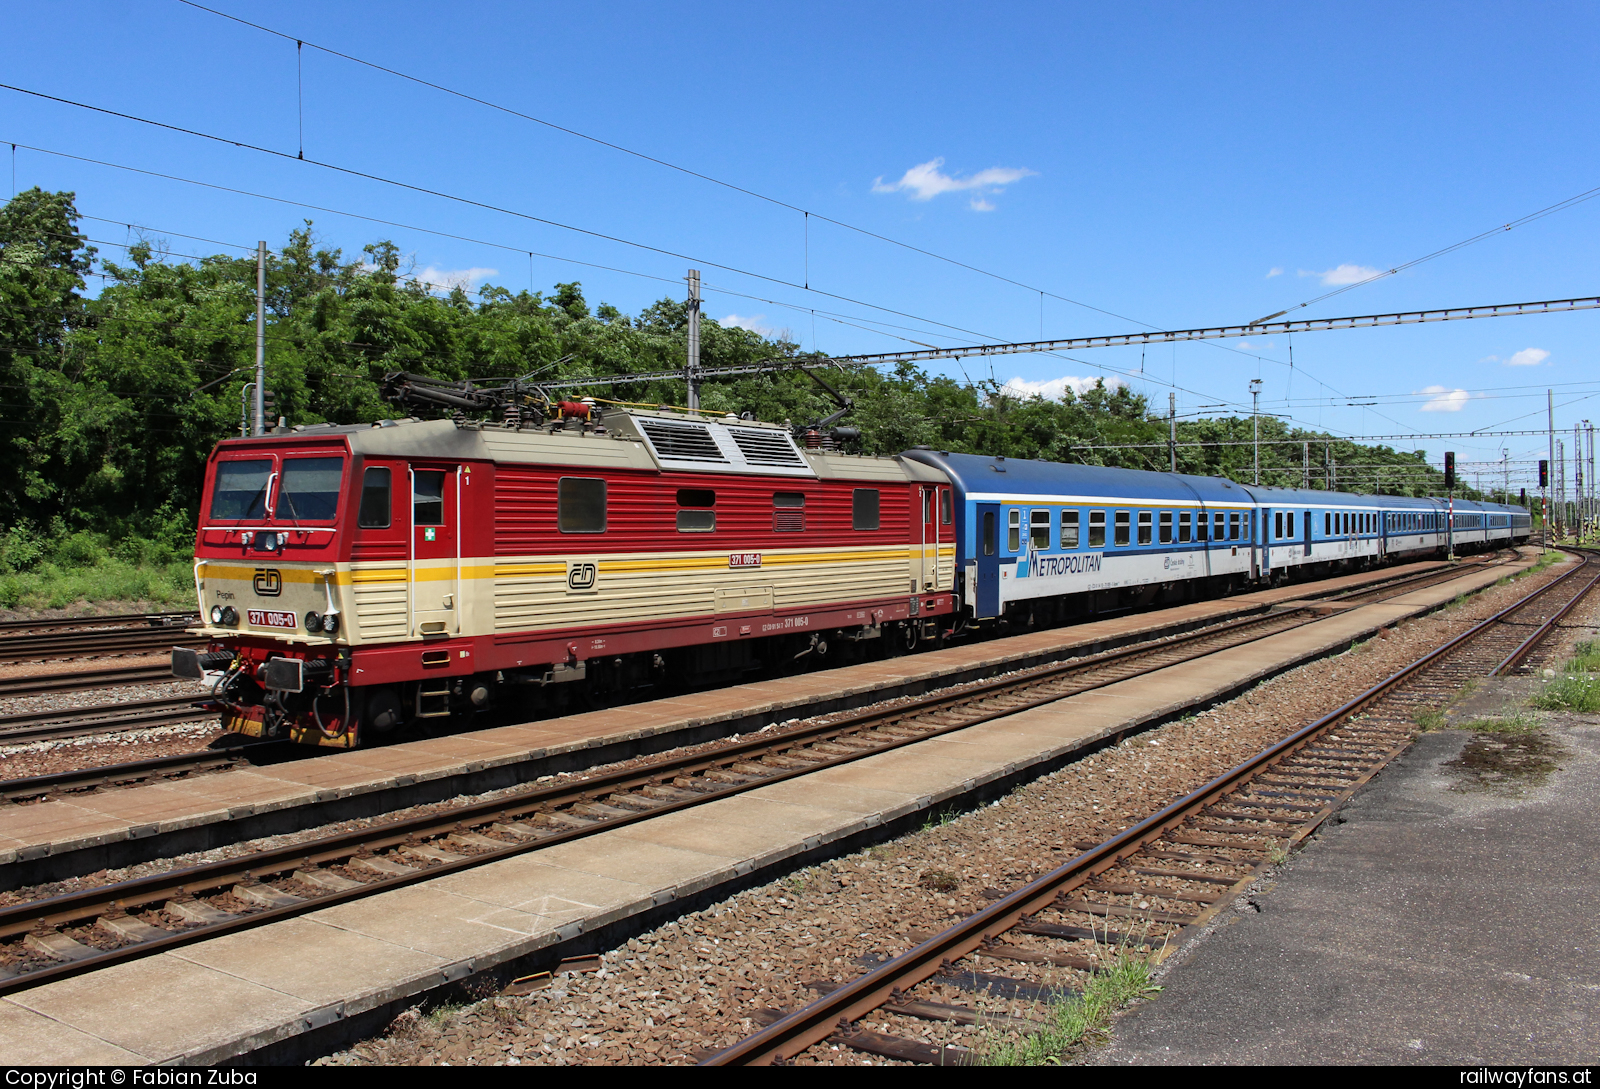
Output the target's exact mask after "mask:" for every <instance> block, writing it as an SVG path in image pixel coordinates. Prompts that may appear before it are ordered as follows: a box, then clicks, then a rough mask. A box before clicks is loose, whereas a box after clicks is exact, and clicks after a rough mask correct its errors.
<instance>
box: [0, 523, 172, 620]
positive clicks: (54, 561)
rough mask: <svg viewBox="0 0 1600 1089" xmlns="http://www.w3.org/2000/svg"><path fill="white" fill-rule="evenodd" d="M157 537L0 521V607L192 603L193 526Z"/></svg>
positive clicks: (59, 607) (44, 607)
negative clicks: (41, 527)
mask: <svg viewBox="0 0 1600 1089" xmlns="http://www.w3.org/2000/svg"><path fill="white" fill-rule="evenodd" d="M169 528H170V529H171V532H169V533H165V534H164V535H163V536H162V537H161V539H147V538H143V537H135V536H128V537H123V538H121V539H119V540H113V539H112V538H110V537H108V536H107V535H105V534H101V533H92V532H90V531H88V530H78V531H76V532H70V533H69V532H67V531H66V530H65V529H64V528H63V527H61V526H60V525H55V526H52V527H51V528H50V529H48V530H42V531H41V530H38V529H36V528H34V527H31V526H26V525H16V526H12V527H10V528H9V529H0V609H18V608H22V609H64V608H67V607H69V606H72V605H76V604H77V603H79V602H89V603H94V602H101V601H142V602H149V603H151V604H153V605H162V606H165V605H174V604H179V603H182V604H185V605H187V606H189V607H190V608H193V607H194V569H193V560H192V558H191V554H192V552H193V547H194V546H193V534H194V531H193V530H192V529H186V528H185V527H184V526H183V525H179V524H177V523H174V525H173V526H172V527H169Z"/></svg>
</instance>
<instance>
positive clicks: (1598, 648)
mask: <svg viewBox="0 0 1600 1089" xmlns="http://www.w3.org/2000/svg"><path fill="white" fill-rule="evenodd" d="M1572 649H1573V650H1574V651H1575V652H1576V653H1575V654H1574V656H1573V657H1572V658H1570V659H1568V661H1567V672H1568V673H1600V641H1597V640H1594V639H1590V640H1587V641H1585V642H1582V643H1579V644H1578V645H1577V646H1575V647H1573V648H1572Z"/></svg>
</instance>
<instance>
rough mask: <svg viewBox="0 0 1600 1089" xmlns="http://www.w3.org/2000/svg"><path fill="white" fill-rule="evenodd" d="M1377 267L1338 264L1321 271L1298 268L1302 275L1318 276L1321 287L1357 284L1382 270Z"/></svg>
mask: <svg viewBox="0 0 1600 1089" xmlns="http://www.w3.org/2000/svg"><path fill="white" fill-rule="evenodd" d="M1382 271H1383V270H1382V269H1379V268H1368V267H1367V266H1366V265H1340V266H1339V267H1338V268H1330V269H1324V270H1323V271H1322V272H1309V271H1307V270H1306V269H1301V270H1300V275H1302V276H1320V277H1321V278H1322V286H1323V287H1338V286H1340V285H1342V284H1359V283H1360V282H1361V281H1362V280H1368V279H1371V278H1372V277H1374V276H1376V275H1378V274H1379V273H1380V272H1382Z"/></svg>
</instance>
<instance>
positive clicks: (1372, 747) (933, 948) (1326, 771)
mask: <svg viewBox="0 0 1600 1089" xmlns="http://www.w3.org/2000/svg"><path fill="white" fill-rule="evenodd" d="M1583 559H1584V562H1583V563H1582V564H1581V565H1579V566H1578V567H1576V568H1574V569H1573V570H1571V571H1569V572H1567V573H1565V574H1564V575H1562V576H1560V577H1559V578H1557V579H1555V580H1553V581H1551V582H1550V583H1548V584H1546V585H1544V586H1542V587H1540V588H1538V589H1536V590H1534V591H1533V592H1532V593H1530V594H1528V595H1526V596H1525V597H1523V598H1522V599H1521V600H1519V601H1518V602H1516V603H1515V604H1513V605H1512V606H1510V607H1509V608H1507V609H1504V610H1502V611H1501V612H1499V613H1496V614H1495V615H1494V616H1492V617H1489V618H1488V619H1486V620H1484V621H1482V622H1481V623H1479V624H1476V625H1474V626H1473V627H1472V628H1471V629H1470V630H1468V631H1466V632H1464V633H1462V634H1461V635H1459V636H1457V637H1456V638H1454V639H1452V640H1451V641H1450V642H1448V643H1446V644H1445V645H1444V646H1442V647H1440V648H1438V649H1437V650H1435V651H1433V652H1431V653H1429V654H1427V655H1425V656H1424V657H1422V658H1420V659H1418V660H1417V661H1416V662H1414V663H1412V664H1411V665H1410V666H1407V667H1406V668H1405V669H1403V670H1400V671H1399V672H1397V673H1395V674H1394V675H1392V676H1391V677H1389V678H1388V679H1386V680H1384V681H1383V682H1381V683H1379V684H1377V685H1375V686H1373V687H1372V688H1370V689H1368V690H1367V691H1365V692H1363V693H1361V694H1360V695H1359V696H1357V697H1356V698H1354V699H1353V700H1351V701H1349V702H1348V703H1346V704H1345V705H1343V706H1342V707H1340V708H1338V709H1337V710H1335V711H1333V712H1332V713H1331V714H1328V715H1326V716H1324V717H1323V718H1321V719H1318V720H1317V721H1316V722H1313V723H1311V724H1310V725H1308V726H1306V727H1304V728H1303V729H1301V730H1299V731H1298V732H1296V733H1295V734H1293V735H1291V736H1290V737H1288V738H1285V739H1284V740H1283V741H1281V742H1278V743H1277V744H1275V745H1272V746H1270V747H1269V748H1267V749H1265V750H1263V751H1262V752H1260V753H1258V754H1257V755H1256V756H1254V757H1252V758H1251V759H1250V760H1247V761H1245V762H1244V763H1242V764H1240V765H1238V766H1237V767H1235V768H1233V769H1232V770H1230V771H1228V772H1226V773H1224V774H1223V775H1221V776H1218V777H1217V778H1216V779H1213V780H1212V781H1211V782H1209V783H1207V784H1206V785H1204V786H1202V787H1201V788H1199V789H1198V790H1196V791H1194V792H1193V793H1191V794H1189V795H1187V796H1186V797H1184V798H1182V799H1180V800H1178V801H1177V802H1174V803H1173V804H1172V805H1170V806H1168V807H1167V808H1165V809H1163V810H1161V811H1160V812H1159V813H1156V814H1154V815H1152V816H1150V817H1148V818H1146V819H1145V820H1144V821H1141V822H1140V823H1138V824H1137V825H1135V826H1133V827H1131V828H1129V829H1127V830H1125V831H1124V832H1122V833H1120V834H1118V835H1117V836H1114V837H1112V838H1111V839H1109V840H1106V841H1105V842H1103V843H1099V844H1079V845H1078V846H1079V847H1080V848H1086V850H1085V851H1084V853H1083V854H1081V855H1079V856H1078V857H1077V858H1075V859H1073V860H1072V861H1071V862H1069V863H1067V864H1066V865H1065V866H1062V867H1060V868H1059V869H1057V870H1055V871H1053V872H1051V873H1049V874H1046V875H1045V876H1044V877H1041V878H1039V879H1038V880H1036V881H1033V882H1030V883H1029V884H1027V885H1024V886H1022V887H1021V888H1018V889H1015V890H1013V891H1011V892H1008V893H999V894H998V898H997V899H996V900H995V902H994V903H992V904H991V905H990V906H988V907H986V908H984V909H982V910H980V911H978V912H976V913H974V914H972V915H970V916H968V917H967V918H966V919H964V920H962V921H961V922H960V923H958V924H956V925H955V926H953V927H950V928H948V929H946V930H944V931H942V932H940V933H937V934H915V935H913V937H914V938H915V939H921V941H920V944H918V945H917V946H916V947H914V948H913V949H911V950H909V951H907V952H905V953H903V954H901V955H899V956H892V955H889V954H887V953H885V954H882V958H883V963H882V964H880V965H879V966H878V967H876V968H873V969H871V970H870V971H868V972H867V973H866V974H864V975H862V976H860V977H858V978H856V979H854V980H852V981H850V982H848V983H845V984H842V985H836V984H832V983H821V982H819V983H817V984H814V985H813V989H815V990H818V991H821V992H823V993H822V997H820V998H819V999H817V1000H816V1001H815V1002H813V1003H811V1004H809V1005H807V1006H805V1007H803V1008H801V1009H798V1010H793V1011H789V1010H769V1011H766V1012H767V1016H766V1017H765V1018H762V1019H763V1020H766V1021H768V1022H769V1024H768V1025H767V1027H766V1028H764V1029H762V1030H760V1031H758V1032H756V1033H753V1034H751V1035H750V1036H748V1037H746V1038H744V1039H743V1040H740V1041H739V1042H737V1043H735V1044H734V1045H732V1046H731V1047H728V1048H725V1049H723V1050H722V1051H720V1052H717V1053H716V1054H714V1055H711V1056H709V1057H707V1058H706V1059H705V1060H704V1064H705V1065H715V1066H737V1065H759V1064H770V1063H782V1062H785V1061H787V1060H791V1059H793V1058H795V1057H796V1056H798V1055H800V1054H801V1053H802V1052H804V1051H805V1050H806V1049H807V1048H809V1047H812V1046H814V1045H817V1044H821V1043H823V1042H827V1043H828V1044H829V1045H831V1046H836V1047H841V1048H850V1049H853V1050H855V1051H859V1052H863V1053H867V1054H872V1055H877V1056H881V1057H884V1058H891V1059H897V1060H901V1061H908V1062H916V1063H926V1064H933V1065H965V1064H968V1063H971V1062H973V1061H974V1059H975V1055H974V1053H973V1052H971V1051H967V1050H965V1049H961V1048H953V1047H941V1046H937V1045H932V1044H928V1043H925V1042H922V1041H920V1040H916V1039H912V1038H909V1037H906V1036H900V1035H896V1034H894V1033H886V1032H881V1031H875V1030H867V1029H863V1028H861V1027H860V1025H859V1022H860V1021H861V1019H862V1018H864V1017H866V1016H868V1015H869V1014H870V1015H875V1017H876V1018H877V1019H878V1021H879V1022H881V1023H882V1024H884V1025H885V1026H886V1027H892V1026H894V1025H897V1024H906V1023H915V1022H916V1021H919V1020H920V1021H928V1020H940V1021H947V1022H957V1023H963V1024H977V1023H980V1022H981V1021H982V1020H983V1019H984V1014H983V1013H982V1012H981V1011H979V1010H978V1009H977V1008H975V1007H972V1006H960V1005H953V1004H950V1003H945V1002H938V1001H928V1000H925V999H923V998H921V997H919V996H918V994H917V991H916V988H917V987H918V986H919V985H921V984H923V983H925V982H928V981H933V982H935V983H938V984H946V985H954V986H956V987H957V988H958V989H960V990H962V991H965V992H967V993H979V994H981V993H983V992H986V991H987V992H990V993H998V994H1003V995H1004V994H1032V995H1040V994H1041V993H1043V994H1045V995H1046V996H1050V994H1051V992H1052V990H1053V988H1049V987H1043V986H1041V985H1040V984H1039V983H1036V982H1030V981H1029V980H1026V979H1017V978H1015V976H1014V975H1011V974H1007V973H1016V972H1018V971H1019V966H1024V965H1034V966H1041V965H1043V966H1048V967H1051V968H1054V969H1067V970H1069V971H1074V972H1077V973H1080V974H1085V975H1086V974H1089V973H1093V972H1095V971H1096V970H1098V969H1100V968H1101V967H1102V966H1105V965H1107V964H1109V963H1111V962H1112V960H1113V959H1114V958H1115V957H1116V956H1117V955H1119V954H1120V953H1122V952H1123V951H1125V950H1126V949H1127V948H1128V947H1129V946H1142V947H1144V948H1146V949H1154V950H1156V952H1157V955H1160V952H1161V951H1163V950H1166V949H1171V948H1176V947H1177V946H1178V945H1179V944H1181V943H1182V941H1184V940H1185V939H1186V938H1187V937H1188V936H1189V935H1190V934H1193V933H1195V932H1197V931H1198V930H1199V929H1200V928H1202V927H1204V926H1205V925H1207V924H1208V923H1209V922H1210V921H1211V920H1212V919H1213V918H1215V916H1216V915H1217V914H1218V913H1219V912H1220V911H1222V910H1224V909H1225V908H1226V907H1227V906H1228V905H1229V904H1231V903H1232V902H1233V900H1234V899H1235V897H1237V896H1238V895H1239V894H1240V893H1242V892H1243V891H1244V890H1245V889H1247V888H1248V887H1249V886H1250V885H1251V883H1253V882H1254V881H1255V880H1256V878H1257V877H1258V876H1259V874H1260V872H1261V871H1262V869H1263V868H1264V867H1266V866H1267V865H1270V864H1272V863H1274V862H1276V861H1280V860H1281V859H1282V858H1283V857H1285V856H1286V855H1287V853H1288V852H1289V851H1290V850H1292V849H1293V848H1294V847H1296V846H1298V845H1299V844H1300V843H1302V842H1303V841H1304V840H1305V839H1306V838H1307V837H1308V836H1310V835H1311V834H1312V833H1313V832H1314V831H1315V830H1316V829H1317V828H1318V827H1319V826H1320V825H1321V824H1322V822H1323V821H1324V820H1326V819H1327V818H1328V817H1329V816H1331V815H1332V814H1333V812H1334V811H1335V810H1336V809H1338V808H1339V806H1341V805H1342V804H1343V803H1344V802H1345V801H1346V800H1347V799H1348V798H1349V797H1350V796H1351V795H1352V794H1354V793H1355V791H1356V790H1358V789H1359V788H1360V787H1361V786H1362V785H1363V784H1365V783H1366V782H1367V781H1368V780H1370V779H1371V778H1372V776H1374V775H1376V774H1377V773H1378V772H1379V771H1380V770H1381V769H1382V768H1383V767H1384V766H1385V765H1387V764H1388V763H1389V762H1390V761H1391V760H1393V759H1394V758H1395V757H1396V756H1398V755H1399V754H1400V753H1401V752H1403V751H1404V750H1405V749H1406V748H1407V747H1409V746H1410V744H1411V740H1412V737H1413V736H1414V729H1415V718H1416V716H1417V715H1418V713H1419V712H1421V711H1424V710H1429V709H1433V708H1436V707H1438V706H1440V705H1441V704H1442V703H1444V702H1446V701H1447V700H1448V699H1450V698H1451V697H1453V696H1455V695H1456V694H1458V693H1459V692H1460V691H1461V688H1462V686H1463V685H1464V684H1465V682H1466V681H1468V680H1469V679H1475V678H1484V677H1489V676H1494V675H1497V674H1504V673H1506V672H1509V671H1512V670H1516V669H1518V668H1527V666H1528V662H1529V658H1530V656H1531V655H1532V654H1534V653H1536V652H1537V649H1538V648H1539V646H1540V644H1541V643H1542V642H1543V641H1544V640H1545V639H1546V638H1547V637H1548V635H1549V634H1550V632H1551V631H1553V630H1554V629H1555V626H1556V624H1557V623H1558V622H1559V620H1560V619H1561V617H1563V616H1565V615H1566V614H1567V613H1568V612H1569V611H1570V610H1571V609H1572V608H1573V607H1575V606H1576V605H1577V603H1578V602H1579V601H1580V600H1582V599H1583V597H1584V596H1585V595H1587V594H1588V593H1589V592H1590V591H1591V590H1592V589H1593V588H1594V586H1595V585H1596V583H1597V582H1600V556H1597V555H1596V554H1585V555H1584V557H1583ZM1113 928H1115V929H1113ZM1019 938H1021V939H1023V940H1022V941H1019V940H1018V939H1019ZM1041 939H1042V941H1041ZM1041 946H1042V947H1041ZM1057 986H1059V984H1058V985H1057ZM1069 993H1070V992H1068V991H1066V990H1054V995H1055V996H1059V997H1067V996H1068V994H1069ZM999 1020H1001V1021H1005V1022H1007V1025H1006V1026H1005V1027H1015V1026H1012V1025H1010V1022H1011V1021H1013V1020H1014V1019H1010V1018H1003V1019H999ZM1022 1027H1024V1028H1026V1027H1027V1024H1026V1022H1024V1023H1023V1025H1022ZM1038 1027H1041V1028H1042V1027H1043V1026H1042V1025H1040V1026H1038Z"/></svg>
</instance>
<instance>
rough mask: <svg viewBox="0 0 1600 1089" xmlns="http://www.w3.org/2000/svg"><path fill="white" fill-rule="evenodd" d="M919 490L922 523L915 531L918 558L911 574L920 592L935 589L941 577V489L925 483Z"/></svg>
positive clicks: (915, 546)
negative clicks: (939, 521)
mask: <svg viewBox="0 0 1600 1089" xmlns="http://www.w3.org/2000/svg"><path fill="white" fill-rule="evenodd" d="M917 491H918V497H917V498H918V506H919V507H921V513H920V514H918V515H916V517H917V518H919V519H920V520H921V522H922V525H921V527H920V528H919V529H917V530H916V531H915V533H916V537H915V538H914V540H915V542H916V543H914V544H913V547H914V548H915V549H916V550H917V557H918V558H917V561H916V562H915V563H913V564H912V565H911V575H912V577H913V578H915V579H916V580H917V585H916V592H917V593H919V594H920V593H922V592H923V591H924V590H932V589H934V587H935V583H936V582H937V580H938V577H939V523H938V521H937V519H938V517H939V490H938V489H937V488H935V487H934V486H933V485H932V484H923V485H921V486H920V487H919V488H918V489H917Z"/></svg>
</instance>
